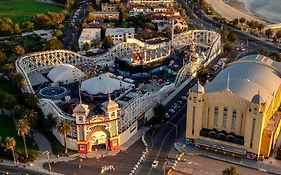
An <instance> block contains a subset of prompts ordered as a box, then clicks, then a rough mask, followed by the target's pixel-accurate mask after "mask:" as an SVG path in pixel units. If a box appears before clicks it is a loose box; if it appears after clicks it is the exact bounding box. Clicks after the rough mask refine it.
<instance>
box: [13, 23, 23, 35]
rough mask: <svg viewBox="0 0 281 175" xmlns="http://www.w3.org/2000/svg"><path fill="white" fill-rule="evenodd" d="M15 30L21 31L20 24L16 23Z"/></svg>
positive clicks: (16, 31)
mask: <svg viewBox="0 0 281 175" xmlns="http://www.w3.org/2000/svg"><path fill="white" fill-rule="evenodd" d="M14 32H15V33H16V34H18V33H21V29H20V25H19V24H18V23H16V24H15V25H14Z"/></svg>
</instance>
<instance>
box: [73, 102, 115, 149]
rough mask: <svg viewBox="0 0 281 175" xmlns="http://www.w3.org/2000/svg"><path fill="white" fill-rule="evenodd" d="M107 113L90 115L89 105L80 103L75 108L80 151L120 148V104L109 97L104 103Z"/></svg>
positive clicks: (74, 114) (74, 113)
mask: <svg viewBox="0 0 281 175" xmlns="http://www.w3.org/2000/svg"><path fill="white" fill-rule="evenodd" d="M103 107H104V112H105V114H104V115H102V116H100V115H94V116H89V113H90V110H89V108H88V105H85V104H79V105H78V106H76V107H75V109H74V110H73V116H74V117H75V121H76V129H77V146H78V153H80V154H87V153H90V152H93V151H96V150H97V149H106V150H118V149H119V143H120V140H119V133H118V116H119V111H120V109H119V105H118V104H117V103H115V102H114V101H112V100H111V99H109V101H108V102H105V103H104V104H103Z"/></svg>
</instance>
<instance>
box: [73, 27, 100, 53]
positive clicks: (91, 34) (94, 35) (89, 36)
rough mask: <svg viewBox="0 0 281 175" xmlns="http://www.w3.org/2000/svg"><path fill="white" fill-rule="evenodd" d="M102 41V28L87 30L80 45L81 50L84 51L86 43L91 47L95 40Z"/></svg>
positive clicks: (83, 33)
mask: <svg viewBox="0 0 281 175" xmlns="http://www.w3.org/2000/svg"><path fill="white" fill-rule="evenodd" d="M96 39H97V40H100V39H101V29H100V28H85V29H83V31H82V33H81V35H80V37H79V40H78V43H79V48H80V49H82V48H83V46H84V44H85V43H88V44H89V45H91V42H92V41H93V40H96Z"/></svg>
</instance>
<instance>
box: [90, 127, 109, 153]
mask: <svg viewBox="0 0 281 175" xmlns="http://www.w3.org/2000/svg"><path fill="white" fill-rule="evenodd" d="M90 143H91V151H97V150H101V149H104V150H105V149H107V145H108V137H107V134H106V133H105V132H104V131H96V132H94V133H93V134H92V135H91V140H90Z"/></svg>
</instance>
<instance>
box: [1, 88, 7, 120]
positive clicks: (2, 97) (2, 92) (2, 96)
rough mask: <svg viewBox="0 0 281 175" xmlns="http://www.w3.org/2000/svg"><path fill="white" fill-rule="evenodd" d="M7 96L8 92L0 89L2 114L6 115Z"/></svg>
mask: <svg viewBox="0 0 281 175" xmlns="http://www.w3.org/2000/svg"><path fill="white" fill-rule="evenodd" d="M5 98H6V93H5V92H4V91H2V90H0V99H1V100H0V107H1V110H2V113H1V114H2V115H4V100H5Z"/></svg>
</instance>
